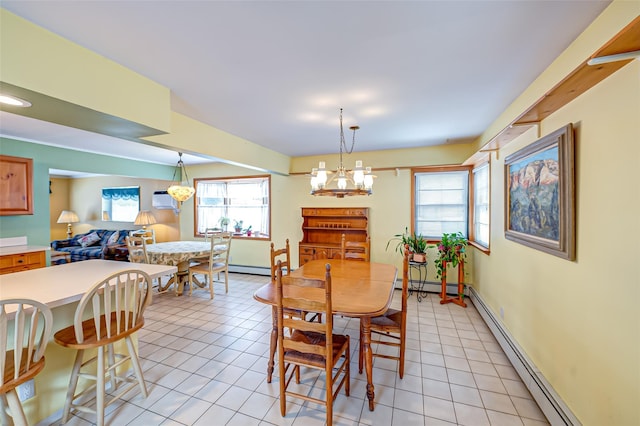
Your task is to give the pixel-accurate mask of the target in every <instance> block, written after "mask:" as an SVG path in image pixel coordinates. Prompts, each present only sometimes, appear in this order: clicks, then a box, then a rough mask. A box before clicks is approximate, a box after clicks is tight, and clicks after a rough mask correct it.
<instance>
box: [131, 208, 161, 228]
mask: <svg viewBox="0 0 640 426" xmlns="http://www.w3.org/2000/svg"><path fill="white" fill-rule="evenodd" d="M154 223H157V222H156V218H155V217H153V214H151V212H150V211H149V210H140V211H139V212H138V216H136V220H135V222H133V224H134V225H142V226H146V225H153V224H154Z"/></svg>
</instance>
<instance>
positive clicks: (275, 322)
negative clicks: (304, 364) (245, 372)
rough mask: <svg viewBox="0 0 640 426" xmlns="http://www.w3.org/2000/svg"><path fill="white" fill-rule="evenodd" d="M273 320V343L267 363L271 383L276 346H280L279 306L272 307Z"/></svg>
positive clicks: (268, 380) (268, 377) (268, 379)
mask: <svg viewBox="0 0 640 426" xmlns="http://www.w3.org/2000/svg"><path fill="white" fill-rule="evenodd" d="M271 321H272V323H273V326H272V328H271V344H270V345H269V362H268V363H267V383H271V376H273V368H274V367H273V366H274V361H273V359H274V358H275V353H276V347H277V346H278V308H276V307H275V306H273V307H272V308H271ZM280 380H282V379H280Z"/></svg>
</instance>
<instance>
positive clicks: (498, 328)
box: [467, 286, 581, 426]
mask: <svg viewBox="0 0 640 426" xmlns="http://www.w3.org/2000/svg"><path fill="white" fill-rule="evenodd" d="M467 289H468V292H469V298H470V299H471V301H472V302H473V305H474V306H475V307H476V309H477V310H478V312H479V313H480V316H481V317H482V319H483V320H484V322H485V323H486V324H487V326H488V327H489V329H490V330H491V333H492V334H493V335H494V336H495V338H496V340H497V341H498V344H499V345H500V346H501V347H502V350H503V351H504V353H505V355H506V356H507V358H509V361H511V364H512V365H513V367H514V368H515V370H516V371H517V372H518V375H519V376H520V378H521V379H522V381H523V382H524V384H525V386H526V387H527V389H529V392H531V395H532V396H533V399H535V401H536V402H537V403H538V406H539V407H540V409H541V410H542V412H543V413H544V415H545V416H546V417H547V420H549V422H550V423H551V424H552V425H567V426H581V423H580V421H578V419H577V418H576V417H575V416H574V414H573V413H572V412H571V410H569V407H567V405H566V404H565V403H564V402H563V401H562V399H561V398H560V396H559V395H558V394H557V393H556V392H555V391H554V390H553V388H552V387H551V385H550V384H549V382H548V381H547V380H546V379H545V378H544V376H543V375H542V373H541V372H540V370H538V368H536V366H535V365H534V364H533V362H531V360H530V359H529V358H528V357H527V356H526V354H525V353H524V351H523V350H522V348H520V346H519V345H518V343H517V342H516V341H515V340H514V339H513V337H512V336H511V334H510V333H509V331H508V330H507V329H506V328H504V326H503V325H502V323H501V322H500V321H499V320H498V318H497V317H496V316H495V314H494V313H493V312H492V311H491V310H490V309H489V306H488V305H487V304H486V303H485V302H484V301H483V300H482V297H481V296H480V295H479V294H478V293H477V292H476V291H475V289H474V288H473V287H471V286H468V287H467Z"/></svg>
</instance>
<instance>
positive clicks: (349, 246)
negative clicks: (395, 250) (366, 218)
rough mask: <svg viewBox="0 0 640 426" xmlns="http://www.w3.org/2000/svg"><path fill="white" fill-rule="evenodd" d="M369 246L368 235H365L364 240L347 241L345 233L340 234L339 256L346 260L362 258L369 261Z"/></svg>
mask: <svg viewBox="0 0 640 426" xmlns="http://www.w3.org/2000/svg"><path fill="white" fill-rule="evenodd" d="M370 246H371V242H370V240H369V237H367V239H366V241H347V239H346V236H345V234H342V244H341V246H340V247H341V249H340V257H341V258H342V259H346V260H362V261H365V262H369V260H370V255H369V251H370Z"/></svg>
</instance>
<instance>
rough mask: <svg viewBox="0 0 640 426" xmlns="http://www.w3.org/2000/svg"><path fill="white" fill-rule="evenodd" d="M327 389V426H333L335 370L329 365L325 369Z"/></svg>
mask: <svg viewBox="0 0 640 426" xmlns="http://www.w3.org/2000/svg"><path fill="white" fill-rule="evenodd" d="M325 375H326V381H327V383H326V389H325V406H326V410H327V426H332V425H333V369H332V368H331V366H330V365H327V368H326V369H325Z"/></svg>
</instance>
